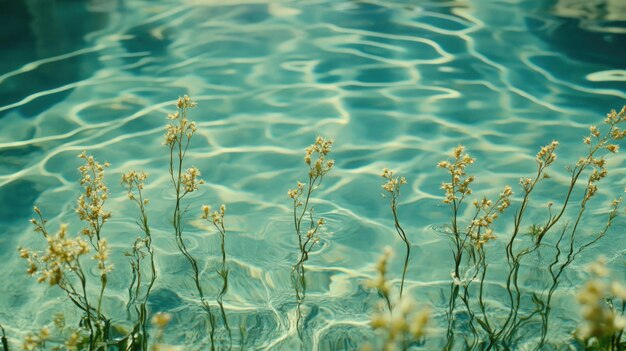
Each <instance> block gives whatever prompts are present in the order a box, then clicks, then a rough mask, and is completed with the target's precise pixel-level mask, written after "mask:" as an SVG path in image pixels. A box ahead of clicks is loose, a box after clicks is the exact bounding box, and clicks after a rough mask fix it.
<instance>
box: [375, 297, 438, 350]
mask: <svg viewBox="0 0 626 351" xmlns="http://www.w3.org/2000/svg"><path fill="white" fill-rule="evenodd" d="M429 319H430V310H429V309H421V310H417V306H416V304H415V302H414V301H412V300H411V299H408V298H404V299H402V301H400V303H398V304H396V306H394V308H393V310H392V311H391V313H389V312H382V313H376V314H374V315H373V316H372V328H373V329H375V330H383V331H385V332H386V333H387V338H386V340H385V343H384V346H383V350H385V351H391V350H397V349H398V348H397V345H398V344H401V343H404V342H405V341H407V340H414V341H418V340H419V339H421V338H422V337H423V336H424V335H425V334H426V325H427V324H428V320H429Z"/></svg>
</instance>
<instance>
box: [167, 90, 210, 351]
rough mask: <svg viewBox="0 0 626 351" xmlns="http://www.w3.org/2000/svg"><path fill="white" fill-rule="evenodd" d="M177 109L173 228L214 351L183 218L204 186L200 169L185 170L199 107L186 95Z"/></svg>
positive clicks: (170, 129)
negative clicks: (189, 198)
mask: <svg viewBox="0 0 626 351" xmlns="http://www.w3.org/2000/svg"><path fill="white" fill-rule="evenodd" d="M176 107H177V108H178V111H177V112H175V113H172V114H169V115H168V117H167V118H168V119H169V120H170V121H171V123H170V124H168V125H167V128H166V133H165V145H166V146H167V147H168V148H169V151H170V162H169V173H170V178H171V181H172V184H173V186H174V192H175V196H176V200H175V206H174V213H173V215H172V226H173V227H174V236H175V239H176V245H177V246H178V249H179V250H180V252H181V253H182V254H183V255H184V256H185V257H186V258H187V260H188V261H189V264H190V265H191V268H192V270H193V280H194V283H195V287H196V290H197V292H198V296H199V297H200V304H201V306H202V308H203V310H204V311H205V312H206V314H207V318H208V321H209V327H210V329H209V338H210V343H211V350H215V329H216V319H215V315H214V313H213V310H212V308H211V305H210V303H209V301H208V300H207V299H206V297H205V294H204V289H203V287H202V284H201V281H200V269H199V267H198V262H197V261H196V259H195V258H194V257H193V256H192V255H191V254H190V253H189V250H188V249H187V246H186V245H185V240H184V239H183V217H184V215H185V213H186V211H187V210H186V209H183V207H182V203H181V201H182V200H183V198H184V197H185V196H186V195H188V194H190V193H192V192H194V191H196V190H198V187H199V186H200V185H201V184H203V183H204V181H203V180H201V179H200V171H199V170H198V169H197V168H196V167H190V168H187V170H184V160H185V155H186V154H187V149H188V148H189V144H190V142H191V138H192V136H193V134H194V133H195V132H196V123H195V122H194V121H190V120H189V119H188V113H189V109H192V108H194V107H196V102H195V101H193V100H191V98H189V97H188V96H187V95H185V96H184V97H182V98H179V99H178V102H177V103H176Z"/></svg>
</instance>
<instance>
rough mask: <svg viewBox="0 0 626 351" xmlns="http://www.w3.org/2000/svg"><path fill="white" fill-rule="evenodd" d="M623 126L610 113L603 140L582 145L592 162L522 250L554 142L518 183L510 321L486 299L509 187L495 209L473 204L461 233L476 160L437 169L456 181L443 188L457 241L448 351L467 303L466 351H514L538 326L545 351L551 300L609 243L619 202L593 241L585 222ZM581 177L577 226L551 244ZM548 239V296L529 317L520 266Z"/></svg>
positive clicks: (575, 175) (596, 132)
mask: <svg viewBox="0 0 626 351" xmlns="http://www.w3.org/2000/svg"><path fill="white" fill-rule="evenodd" d="M623 122H626V108H625V109H622V111H621V112H619V113H617V112H615V111H611V113H609V114H608V115H607V118H606V119H605V121H604V123H605V125H606V126H605V128H604V129H605V132H604V133H602V132H601V128H598V127H595V126H592V127H591V128H590V135H589V136H588V137H585V138H583V142H584V143H585V144H586V145H589V151H588V153H587V155H586V156H584V157H582V158H581V159H580V160H579V161H578V162H577V163H576V164H575V165H574V166H573V167H570V168H569V171H570V174H571V179H570V183H569V186H568V188H567V190H566V192H565V195H564V199H563V201H562V204H561V205H560V206H556V210H555V209H554V208H555V206H554V203H553V202H550V203H549V204H548V211H547V212H548V213H547V219H546V220H545V222H544V223H543V224H539V225H538V224H533V225H530V226H528V227H530V234H531V236H532V240H531V241H530V243H529V244H528V243H527V242H526V241H522V242H523V243H525V246H523V247H522V248H516V247H515V246H518V245H519V244H517V243H518V240H516V239H517V238H518V237H519V235H520V234H521V233H522V228H525V226H524V225H523V223H524V218H525V214H526V212H527V208H528V205H529V203H530V199H531V193H532V192H533V190H534V189H535V188H536V186H537V184H538V183H539V182H541V181H542V180H544V179H546V178H549V175H548V174H547V172H546V171H547V169H548V167H549V166H551V165H552V164H553V163H554V161H555V160H556V158H557V156H556V150H557V147H558V142H556V141H553V142H552V143H550V144H549V145H546V146H544V147H542V148H541V150H540V151H539V153H538V154H537V156H536V162H537V172H536V174H535V175H534V176H533V177H531V178H522V179H521V180H520V185H521V187H522V190H523V195H524V196H523V199H522V200H521V203H520V207H519V208H518V209H517V210H516V212H515V214H514V216H513V232H512V234H511V235H510V237H509V240H508V241H507V243H506V246H505V253H506V257H507V262H508V265H509V273H508V276H507V278H506V282H505V286H506V288H507V292H508V299H509V303H508V306H507V307H508V313H507V314H506V317H505V318H504V319H502V318H500V316H494V315H492V314H491V313H489V312H488V306H487V305H486V299H485V295H484V294H485V290H486V289H485V278H486V276H487V271H488V266H489V265H488V263H487V256H486V251H485V245H484V244H486V243H487V242H488V241H490V240H491V239H495V236H494V235H493V229H492V225H493V223H494V222H495V220H496V219H497V218H498V217H499V216H500V214H501V213H503V211H504V209H506V208H507V207H509V206H510V197H511V195H512V190H511V188H510V187H508V186H507V187H505V190H504V191H503V192H502V193H501V194H500V195H499V198H498V199H497V200H496V201H494V202H492V201H490V200H488V199H486V198H484V199H483V200H482V201H476V200H475V201H474V202H473V205H474V207H475V211H474V214H473V216H472V218H471V219H470V221H469V224H468V225H466V226H461V225H460V213H461V211H462V206H463V204H464V202H465V201H466V200H467V198H468V196H469V195H470V194H471V193H472V191H471V189H470V187H469V185H470V184H471V183H472V182H473V181H474V177H473V176H468V175H467V174H466V167H467V166H469V165H471V164H472V163H473V162H474V159H472V158H471V157H470V156H469V155H468V154H463V151H464V149H463V148H462V147H458V148H456V149H455V151H454V153H453V156H454V161H452V162H449V161H442V162H440V163H439V167H441V168H444V169H446V170H447V171H448V173H449V174H450V176H451V181H450V182H449V183H444V184H443V185H442V188H443V189H444V190H445V192H446V196H445V199H444V202H445V203H447V204H449V205H450V208H451V210H452V224H451V233H452V240H453V250H452V252H453V259H454V270H453V272H452V277H453V282H452V284H451V292H450V300H449V305H448V312H447V315H448V329H447V330H448V331H447V343H446V346H445V348H446V349H451V348H452V346H453V345H454V343H455V336H456V335H458V334H459V333H458V326H457V325H456V317H455V314H456V304H457V300H458V301H460V302H461V303H462V305H463V306H464V310H465V313H467V315H468V317H469V318H468V319H467V321H466V325H467V327H468V328H469V330H470V332H471V334H472V336H471V337H470V338H469V339H468V338H465V340H464V344H465V347H466V348H467V349H471V350H474V349H481V350H482V349H501V348H504V349H510V348H512V347H515V345H516V344H517V343H518V342H519V341H520V340H519V338H520V331H521V330H524V327H526V326H528V325H530V324H531V323H533V321H536V320H537V319H538V320H539V322H540V323H541V326H542V327H541V332H540V338H539V342H538V344H537V345H536V348H535V349H536V350H541V349H543V348H544V346H545V345H546V342H547V337H548V327H549V325H550V324H549V318H550V311H551V301H552V296H553V294H554V292H555V291H556V289H557V288H558V286H559V285H560V281H561V277H562V274H563V272H564V271H565V270H566V268H567V267H568V266H569V265H570V264H571V263H572V262H573V261H574V259H575V258H576V257H577V256H579V255H580V254H581V253H582V252H583V251H584V250H585V249H586V248H587V247H589V246H591V245H593V244H595V243H596V242H597V241H598V240H600V239H601V238H602V237H604V236H605V234H606V233H607V231H608V229H609V228H610V227H611V225H612V223H613V220H614V219H615V218H616V216H617V213H618V210H619V207H620V204H621V199H616V200H614V201H613V203H612V205H611V210H610V212H609V217H608V220H607V222H606V224H605V225H604V226H603V228H601V229H600V230H599V231H598V233H597V234H595V235H593V236H592V237H591V238H590V239H584V240H579V239H577V237H578V235H577V234H578V231H579V229H580V224H581V223H582V220H583V215H584V213H585V211H586V209H587V208H588V201H589V200H590V199H591V198H592V197H593V196H594V195H595V194H596V192H597V189H598V187H597V184H598V182H599V181H601V180H602V179H604V178H605V177H606V176H607V174H608V172H607V170H606V161H605V158H604V156H600V152H601V151H606V152H608V153H615V152H617V151H618V149H619V147H618V145H617V144H615V142H616V141H618V140H621V139H623V138H624V136H626V131H624V130H622V129H620V128H619V124H621V123H623ZM583 174H588V175H587V179H586V181H585V182H584V184H585V185H584V191H583V194H582V196H581V198H580V200H579V207H578V211H577V214H576V216H575V217H574V220H573V224H572V223H566V224H565V225H563V226H562V228H561V229H559V230H558V231H557V234H556V235H555V236H548V235H547V234H549V233H550V232H551V229H553V228H555V226H556V224H557V223H559V221H560V220H561V219H562V218H563V217H564V213H565V211H566V208H567V207H568V205H570V204H571V203H572V202H574V196H573V195H574V189H575V188H576V187H577V185H578V184H580V182H579V180H580V179H581V178H582V177H583ZM548 237H550V239H548V240H551V241H552V243H553V246H554V248H555V254H554V257H553V259H552V261H551V262H548V263H545V264H542V263H539V267H544V268H546V269H547V271H548V273H549V275H550V277H551V282H550V283H549V287H548V289H547V290H546V291H543V292H541V293H533V294H532V301H533V303H534V305H535V308H534V309H533V310H532V311H529V312H523V311H522V309H521V307H522V297H523V294H524V293H523V292H522V290H521V288H520V282H519V278H520V276H519V271H520V267H521V262H522V260H523V259H524V258H525V257H528V256H529V254H531V253H533V252H536V251H539V250H540V248H541V245H542V242H544V241H545V240H547V239H546V238H548ZM475 282H478V287H476V288H472V287H471V286H472V285H474V283H475Z"/></svg>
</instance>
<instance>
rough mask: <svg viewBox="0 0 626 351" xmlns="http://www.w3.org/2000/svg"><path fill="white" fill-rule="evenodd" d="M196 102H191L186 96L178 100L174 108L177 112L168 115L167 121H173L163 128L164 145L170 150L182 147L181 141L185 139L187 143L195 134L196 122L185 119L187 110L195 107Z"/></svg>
mask: <svg viewBox="0 0 626 351" xmlns="http://www.w3.org/2000/svg"><path fill="white" fill-rule="evenodd" d="M196 105H197V104H196V102H195V101H193V100H191V98H190V97H189V96H187V95H185V96H183V97H179V98H178V102H177V103H176V107H178V110H179V111H177V112H174V113H170V114H169V115H168V116H167V119H169V120H171V121H173V122H172V123H170V124H168V125H167V126H166V128H165V144H166V145H169V146H170V147H171V148H173V147H174V145H177V144H178V145H179V146H180V145H182V143H183V139H184V138H185V137H186V138H187V141H189V139H191V137H192V136H193V134H194V133H195V132H196V129H197V128H196V122H194V121H190V120H189V119H187V110H188V109H190V108H194V107H196Z"/></svg>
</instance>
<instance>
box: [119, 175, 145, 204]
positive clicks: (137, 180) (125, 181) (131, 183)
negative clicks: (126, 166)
mask: <svg viewBox="0 0 626 351" xmlns="http://www.w3.org/2000/svg"><path fill="white" fill-rule="evenodd" d="M146 179H148V173H145V172H143V171H139V172H137V171H130V172H128V173H125V174H123V175H122V185H124V186H125V187H126V188H127V189H128V198H129V199H131V200H136V199H135V195H134V194H133V190H134V189H135V188H136V189H137V190H139V191H141V190H143V187H144V181H145V180H146ZM141 202H142V203H143V205H147V204H148V200H146V199H141Z"/></svg>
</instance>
